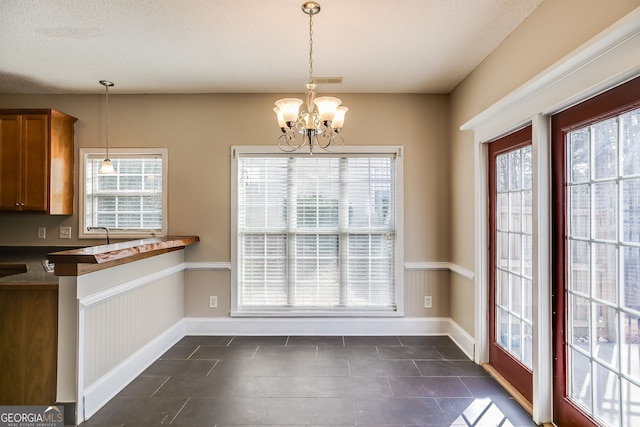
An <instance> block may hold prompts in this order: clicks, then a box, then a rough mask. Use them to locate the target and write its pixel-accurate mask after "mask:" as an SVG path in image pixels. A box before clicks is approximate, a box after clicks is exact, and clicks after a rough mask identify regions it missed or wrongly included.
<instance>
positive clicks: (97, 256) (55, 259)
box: [47, 236, 200, 276]
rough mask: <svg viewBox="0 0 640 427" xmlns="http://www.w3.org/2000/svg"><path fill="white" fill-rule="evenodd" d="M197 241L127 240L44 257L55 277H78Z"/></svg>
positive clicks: (184, 238) (190, 238) (191, 238)
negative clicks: (52, 267) (50, 264)
mask: <svg viewBox="0 0 640 427" xmlns="http://www.w3.org/2000/svg"><path fill="white" fill-rule="evenodd" d="M198 241H200V238H199V237H198V236H178V237H171V236H168V237H158V238H150V239H140V240H131V241H128V242H122V243H112V244H109V245H101V246H90V247H87V248H81V249H72V250H68V251H60V252H52V253H50V254H48V255H47V259H48V260H49V262H51V263H54V264H55V270H54V272H55V275H56V276H80V275H83V274H87V273H91V272H94V271H98V270H103V269H105V268H110V267H115V266H117V265H122V264H127V263H130V262H133V261H138V260H141V259H145V258H150V257H153V256H157V255H161V254H164V253H168V252H173V251H177V250H181V249H184V248H185V246H188V245H191V244H193V243H196V242H198Z"/></svg>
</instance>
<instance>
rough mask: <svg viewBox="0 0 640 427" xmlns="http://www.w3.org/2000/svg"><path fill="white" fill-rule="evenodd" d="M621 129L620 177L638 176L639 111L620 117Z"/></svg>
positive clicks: (639, 172) (639, 151)
mask: <svg viewBox="0 0 640 427" xmlns="http://www.w3.org/2000/svg"><path fill="white" fill-rule="evenodd" d="M620 123H621V127H622V175H623V176H633V175H636V176H637V175H640V161H639V160H638V159H640V144H638V138H639V137H640V110H635V111H631V112H629V113H626V114H623V115H622V116H620Z"/></svg>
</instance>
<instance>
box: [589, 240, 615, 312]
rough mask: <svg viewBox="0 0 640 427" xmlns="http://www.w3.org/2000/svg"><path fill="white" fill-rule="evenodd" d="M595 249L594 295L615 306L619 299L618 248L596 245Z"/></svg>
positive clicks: (609, 245)
mask: <svg viewBox="0 0 640 427" xmlns="http://www.w3.org/2000/svg"><path fill="white" fill-rule="evenodd" d="M593 249H594V251H593V252H594V253H593V260H594V270H595V271H594V274H595V277H594V278H593V282H594V286H595V289H594V290H593V295H594V296H595V297H596V298H600V299H602V300H605V301H609V302H611V303H613V304H615V303H616V301H617V298H618V292H617V291H618V284H617V277H618V261H617V258H618V257H617V254H618V248H617V247H616V245H612V244H607V243H594V244H593Z"/></svg>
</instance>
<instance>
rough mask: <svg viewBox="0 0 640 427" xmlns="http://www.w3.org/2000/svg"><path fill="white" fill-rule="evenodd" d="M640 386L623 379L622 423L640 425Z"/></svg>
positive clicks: (624, 424)
mask: <svg viewBox="0 0 640 427" xmlns="http://www.w3.org/2000/svg"><path fill="white" fill-rule="evenodd" d="M638 402H640V387H638V386H637V385H635V384H633V383H632V382H630V381H627V380H624V379H623V380H622V425H623V426H637V425H640V407H639V405H638Z"/></svg>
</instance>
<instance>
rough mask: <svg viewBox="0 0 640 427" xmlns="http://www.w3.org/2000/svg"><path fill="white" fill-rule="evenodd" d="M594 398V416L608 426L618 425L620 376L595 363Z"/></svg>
mask: <svg viewBox="0 0 640 427" xmlns="http://www.w3.org/2000/svg"><path fill="white" fill-rule="evenodd" d="M593 376H594V378H595V381H594V382H595V384H594V389H595V390H594V396H593V397H594V400H595V402H596V405H595V415H596V418H598V419H600V420H602V421H604V422H605V423H606V425H608V426H619V425H620V377H619V376H618V375H616V373H615V372H614V371H611V370H609V369H607V368H606V367H604V366H602V365H600V364H599V363H596V364H595V365H594V373H593Z"/></svg>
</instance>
